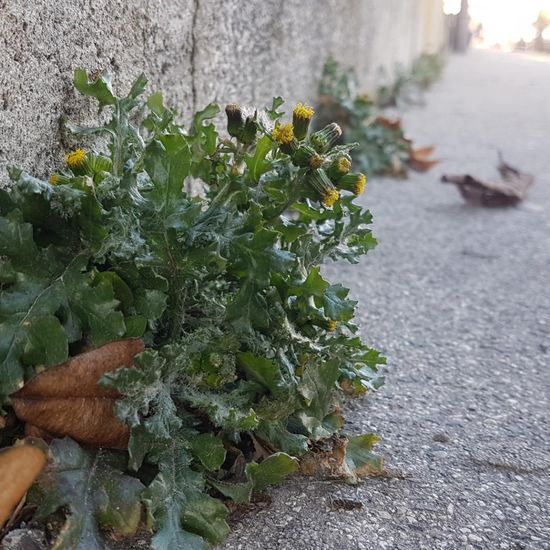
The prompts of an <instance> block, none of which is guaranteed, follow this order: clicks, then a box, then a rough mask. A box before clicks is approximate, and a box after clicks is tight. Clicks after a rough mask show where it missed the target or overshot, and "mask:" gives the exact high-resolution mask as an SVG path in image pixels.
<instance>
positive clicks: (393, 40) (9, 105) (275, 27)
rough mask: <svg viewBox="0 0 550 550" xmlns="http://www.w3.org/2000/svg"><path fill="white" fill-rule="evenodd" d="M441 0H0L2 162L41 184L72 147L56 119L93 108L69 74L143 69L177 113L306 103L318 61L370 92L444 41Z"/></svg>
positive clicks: (121, 79) (84, 118)
mask: <svg viewBox="0 0 550 550" xmlns="http://www.w3.org/2000/svg"><path fill="white" fill-rule="evenodd" d="M440 21H441V22H442V21H443V16H442V13H441V0H271V1H269V2H268V1H265V0H223V1H222V0H32V1H29V0H0V68H1V70H0V135H1V141H0V165H2V166H3V165H5V164H6V163H15V164H19V165H22V166H23V167H24V168H26V169H28V170H32V171H33V172H34V173H35V174H37V175H40V176H46V175H47V174H48V173H49V171H50V170H51V169H52V168H53V167H55V166H56V165H58V164H59V163H60V162H61V161H62V157H63V150H64V149H65V148H67V147H69V146H70V145H71V143H69V142H67V141H66V140H65V141H64V138H63V136H62V133H61V132H60V125H59V117H60V116H61V115H63V114H65V115H67V116H69V117H70V118H71V119H73V120H75V121H78V122H81V123H86V122H90V121H92V120H93V118H94V116H95V113H94V110H93V108H92V104H91V103H90V102H88V101H87V100H85V99H83V98H80V97H78V96H77V95H76V94H75V93H74V91H73V88H72V84H71V79H72V72H73V70H74V68H75V67H84V68H86V69H90V70H96V69H109V70H111V71H112V72H113V73H114V74H115V82H116V87H117V88H119V89H121V90H126V89H127V86H128V84H129V83H130V81H131V80H132V79H133V78H135V77H136V76H137V75H138V74H139V73H140V72H142V71H144V72H145V73H146V74H147V75H148V76H149V77H150V82H151V84H150V88H151V90H154V89H161V90H162V91H163V93H164V95H165V97H166V99H167V100H168V102H170V103H171V104H173V105H176V106H177V108H178V110H179V111H180V112H182V113H183V115H184V116H185V115H189V113H190V112H192V110H194V109H196V108H200V107H203V106H204V105H206V104H207V103H208V102H210V101H218V102H220V103H225V102H229V101H238V102H242V103H258V104H263V103H267V102H269V101H270V98H271V97H272V96H273V95H283V96H284V97H286V98H287V99H289V100H292V101H294V100H298V99H300V100H313V99H314V98H315V94H316V89H317V84H318V79H319V75H320V72H321V68H322V65H323V62H324V60H325V59H326V57H327V56H328V55H329V54H332V55H334V56H335V57H336V58H337V59H338V60H340V61H341V62H343V63H345V64H346V65H351V66H354V67H355V68H356V69H357V71H358V74H359V76H360V78H361V84H362V85H363V86H364V87H365V89H366V90H368V89H369V88H371V87H373V86H374V84H375V81H376V78H377V76H378V74H379V73H378V70H377V69H378V67H379V66H383V67H385V68H386V69H387V71H388V72H389V73H393V69H394V66H395V64H396V63H397V62H400V63H402V64H404V65H408V64H410V62H411V61H412V60H413V59H414V58H415V57H417V56H418V55H419V54H420V53H421V52H422V51H425V50H427V49H428V50H434V49H437V48H438V47H439V45H440V44H443V39H442V35H441V36H439V35H438V34H437V31H436V29H437V28H438V27H439V22H440Z"/></svg>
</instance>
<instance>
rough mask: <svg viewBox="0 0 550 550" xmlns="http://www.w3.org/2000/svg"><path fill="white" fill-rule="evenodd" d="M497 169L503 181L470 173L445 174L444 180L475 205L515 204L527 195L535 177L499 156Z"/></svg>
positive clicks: (496, 205) (500, 205) (497, 205)
mask: <svg viewBox="0 0 550 550" xmlns="http://www.w3.org/2000/svg"><path fill="white" fill-rule="evenodd" d="M497 169H498V171H499V173H500V175H501V177H502V181H500V182H497V181H489V180H483V179H480V178H475V177H473V176H470V175H469V174H445V175H443V177H442V178H441V181H442V182H445V183H454V184H455V185H456V186H457V188H458V190H459V191H460V194H461V195H462V197H463V198H464V199H465V200H466V202H467V203H468V204H471V205H473V206H486V207H502V206H515V205H516V204H518V203H519V202H520V201H522V200H523V199H525V198H526V197H527V193H528V191H529V188H530V187H531V185H533V183H534V181H535V178H534V177H533V176H532V175H531V174H526V173H524V172H521V171H520V170H518V169H517V168H514V167H513V166H511V165H509V164H507V163H506V162H504V161H503V160H502V157H500V156H499V164H498V166H497Z"/></svg>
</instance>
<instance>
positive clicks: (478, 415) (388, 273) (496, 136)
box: [223, 51, 550, 550]
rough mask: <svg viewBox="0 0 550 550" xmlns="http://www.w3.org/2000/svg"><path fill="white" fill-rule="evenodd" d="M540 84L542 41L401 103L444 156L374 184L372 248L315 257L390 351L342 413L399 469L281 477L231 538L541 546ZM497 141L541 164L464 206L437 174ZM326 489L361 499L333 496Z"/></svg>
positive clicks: (268, 543)
mask: <svg viewBox="0 0 550 550" xmlns="http://www.w3.org/2000/svg"><path fill="white" fill-rule="evenodd" d="M549 89H550V56H547V57H545V58H542V57H528V56H524V55H522V54H500V53H491V52H478V51H473V52H470V53H469V54H468V55H466V56H465V57H456V58H452V59H451V60H450V63H449V66H448V68H447V71H446V74H445V75H444V78H443V80H442V81H441V82H440V83H438V84H437V85H436V86H435V87H434V88H433V90H432V91H431V92H430V93H429V95H428V98H427V107H425V108H414V109H412V110H410V111H409V112H407V113H406V114H405V127H406V128H407V129H408V130H409V131H410V134H411V136H413V137H414V138H415V140H416V141H417V143H418V144H425V145H428V144H435V145H436V147H437V156H438V157H439V158H440V159H442V163H441V165H440V166H439V167H437V168H436V169H434V170H433V171H432V172H430V173H427V174H411V177H410V179H409V180H407V181H392V180H389V179H376V180H375V181H373V182H372V183H370V184H369V188H368V190H367V193H366V195H365V196H364V199H363V200H364V204H365V205H368V206H369V207H370V208H371V209H372V211H373V213H374V217H375V224H374V227H375V232H376V234H377V236H378V237H379V240H380V246H379V248H377V249H376V250H375V251H374V252H373V253H371V254H369V255H368V257H367V258H366V259H365V261H364V262H363V263H361V264H360V265H359V266H346V265H339V266H338V267H336V266H328V268H327V270H326V271H327V274H328V275H332V278H334V279H335V278H338V279H344V282H345V283H346V284H348V285H349V286H350V287H351V288H352V291H353V293H354V295H355V297H356V298H358V299H359V300H360V304H361V305H360V320H361V323H362V326H363V327H364V335H365V337H366V338H367V339H368V341H369V342H371V343H372V344H373V345H376V346H378V347H379V348H380V349H381V350H383V352H384V353H385V354H386V355H387V356H388V358H389V369H388V373H387V374H388V376H387V386H386V387H385V388H383V389H382V390H381V391H380V392H379V393H377V394H376V395H373V396H371V397H370V398H369V399H367V400H366V401H362V402H354V403H352V404H350V405H349V407H348V419H349V423H348V429H349V430H351V431H352V432H357V433H362V432H371V431H374V432H376V433H377V434H379V435H380V436H381V437H382V442H381V444H380V446H379V447H380V448H379V450H380V452H382V453H383V454H384V455H385V456H386V460H387V465H388V467H389V468H390V469H391V470H392V471H394V472H396V473H400V474H402V475H397V476H396V477H393V478H389V479H386V478H379V479H368V480H367V481H366V482H365V483H364V484H363V485H360V486H357V487H352V486H346V485H344V484H338V483H333V482H322V481H311V480H308V479H305V478H294V479H291V480H288V481H287V482H286V483H285V484H284V485H283V486H281V487H279V488H276V489H273V490H271V491H270V496H271V497H272V499H273V503H272V505H271V506H270V507H268V508H266V509H263V510H261V511H260V512H258V513H251V514H249V515H248V516H246V517H245V518H244V519H242V520H241V521H240V522H239V523H238V524H237V525H236V527H235V529H234V531H233V533H232V535H231V536H230V538H229V540H228V542H227V543H226V544H225V545H224V546H223V548H224V549H226V550H237V549H240V550H255V549H258V550H259V549H261V550H275V549H277V550H306V549H307V550H310V549H319V550H324V549H326V550H329V549H330V550H332V549H338V550H355V549H379V548H381V549H383V548H387V549H392V550H393V549H399V550H418V549H435V548H449V549H456V548H464V549H467V550H472V549H478V548H479V549H486V548H488V549H493V548H495V549H536V550H540V549H548V548H550V521H549V518H550V437H549V436H550V406H549V395H550V368H549V362H550V291H549V288H548V285H549V281H550V216H549V212H550V175H549V174H550V172H549V170H548V139H549V132H550V103H549V101H548V90H549ZM497 149H501V150H502V151H503V153H504V155H505V158H506V159H507V160H508V161H509V162H510V163H515V164H518V165H519V166H521V167H522V168H523V169H524V170H528V171H531V172H532V173H534V174H535V175H536V178H537V182H536V185H535V187H534V188H533V189H532V192H531V194H530V198H529V200H528V201H527V202H525V203H524V204H523V205H521V206H520V207H519V208H515V209H508V210H487V209H476V208H471V207H467V206H465V205H464V204H463V203H462V199H461V198H460V197H459V195H458V193H457V191H456V190H455V189H454V188H453V187H451V186H449V185H443V184H441V183H439V181H438V180H439V177H440V175H441V174H442V173H444V172H461V171H468V172H470V173H472V174H477V175H480V176H486V177H488V176H494V175H495V173H496V169H495V164H496V160H497ZM402 477H404V479H402ZM334 498H347V499H353V500H356V501H358V502H359V503H360V504H361V505H362V508H361V509H354V510H350V511H331V508H333V507H331V506H330V502H331V499H334Z"/></svg>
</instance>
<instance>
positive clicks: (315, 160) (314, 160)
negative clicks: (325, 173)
mask: <svg viewBox="0 0 550 550" xmlns="http://www.w3.org/2000/svg"><path fill="white" fill-rule="evenodd" d="M322 165H323V159H322V158H321V157H320V156H319V155H313V156H312V157H311V158H310V159H309V167H310V168H312V169H313V170H316V169H317V168H321V166H322Z"/></svg>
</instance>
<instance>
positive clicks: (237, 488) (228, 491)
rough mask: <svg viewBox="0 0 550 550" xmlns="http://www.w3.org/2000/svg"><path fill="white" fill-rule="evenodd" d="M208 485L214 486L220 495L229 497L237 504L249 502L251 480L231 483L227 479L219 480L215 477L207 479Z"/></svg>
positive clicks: (252, 485)
mask: <svg viewBox="0 0 550 550" xmlns="http://www.w3.org/2000/svg"><path fill="white" fill-rule="evenodd" d="M209 483H210V485H212V486H213V487H215V488H216V489H217V490H218V491H219V492H220V493H221V494H222V495H224V496H226V497H228V498H230V499H231V500H233V501H234V502H236V503H237V504H245V503H247V502H250V499H251V498H252V491H253V489H254V483H253V482H252V480H248V481H243V482H240V483H233V482H229V481H220V480H217V479H211V480H209Z"/></svg>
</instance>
